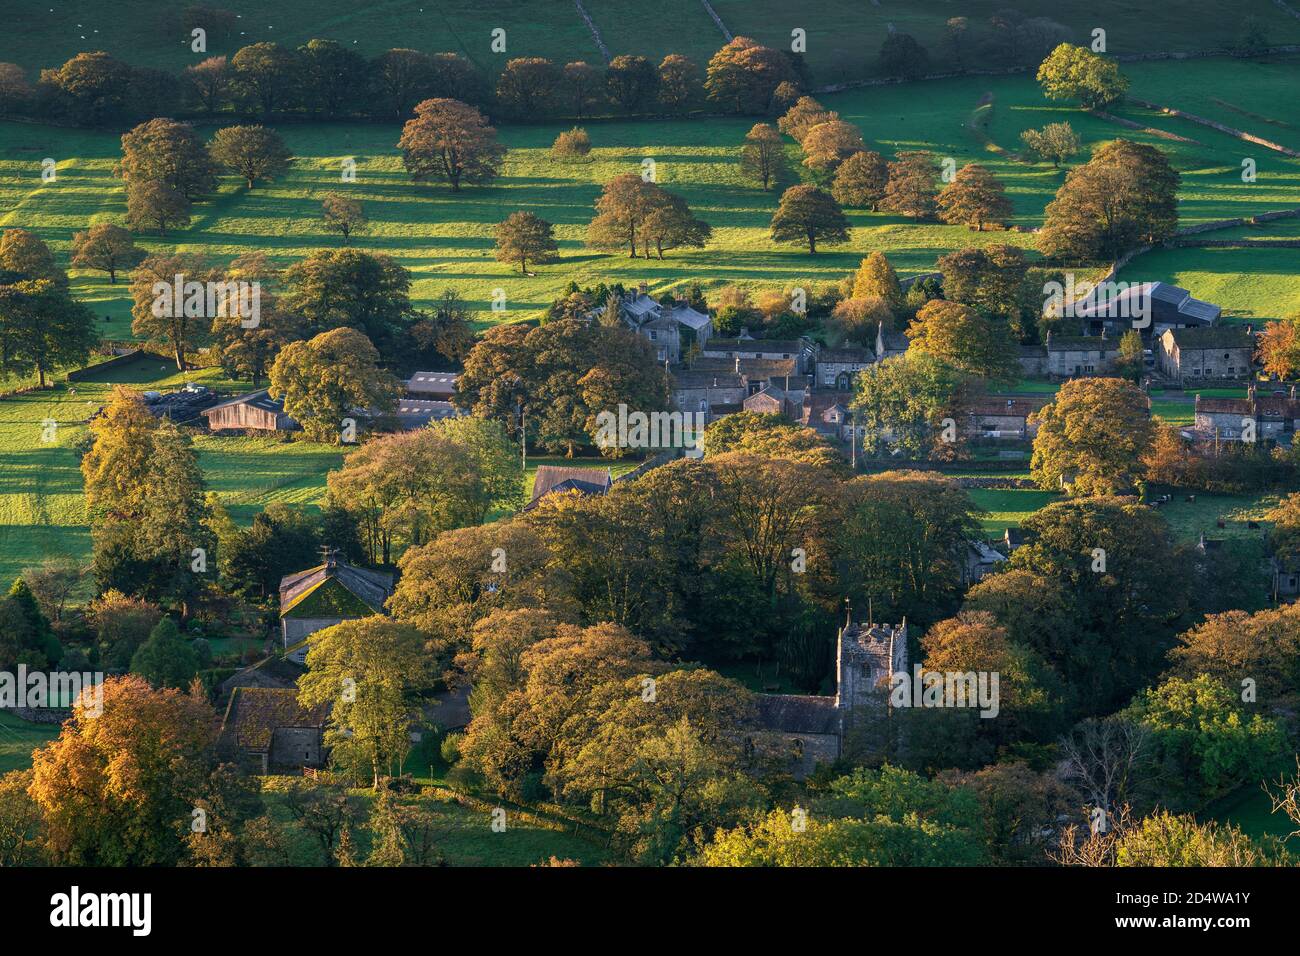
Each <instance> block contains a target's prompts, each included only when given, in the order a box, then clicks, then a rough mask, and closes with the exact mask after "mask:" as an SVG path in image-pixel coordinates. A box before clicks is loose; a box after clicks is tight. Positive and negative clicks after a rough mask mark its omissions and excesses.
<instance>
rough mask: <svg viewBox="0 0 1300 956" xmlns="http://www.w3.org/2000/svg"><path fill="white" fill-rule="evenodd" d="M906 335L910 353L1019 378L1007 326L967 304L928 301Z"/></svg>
mask: <svg viewBox="0 0 1300 956" xmlns="http://www.w3.org/2000/svg"><path fill="white" fill-rule="evenodd" d="M907 334H908V337H909V338H910V340H911V342H910V344H909V345H908V348H907V350H908V352H909V353H910V352H912V351H913V350H915V351H916V352H917V353H918V354H922V355H929V356H931V357H932V358H934V359H936V360H937V361H939V362H942V363H943V364H945V365H947V366H948V367H949V368H952V369H955V370H956V371H959V372H963V373H965V374H967V375H976V376H979V377H981V378H988V379H993V380H995V381H1000V382H1014V381H1016V380H1017V379H1018V378H1019V377H1020V365H1019V363H1018V362H1017V360H1016V354H1017V353H1016V342H1015V339H1014V337H1013V336H1012V335H1011V328H1010V326H1008V325H1007V324H1006V323H1005V322H1002V321H999V320H997V319H989V318H987V317H985V316H983V315H981V314H980V313H979V312H977V311H975V310H974V309H972V308H971V307H970V306H968V305H962V304H961V303H959V302H949V301H947V300H945V299H935V300H933V301H931V302H927V303H926V304H925V306H924V307H923V308H922V309H921V310H920V311H919V312H917V313H916V319H915V321H913V323H912V324H911V326H909V328H908V330H907Z"/></svg>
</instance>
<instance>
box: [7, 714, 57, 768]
mask: <svg viewBox="0 0 1300 956" xmlns="http://www.w3.org/2000/svg"><path fill="white" fill-rule="evenodd" d="M58 735H59V725H58V724H31V723H28V722H27V721H25V720H20V719H19V718H17V717H15V716H14V715H13V714H10V713H8V712H4V711H0V773H8V772H9V771H10V770H26V769H27V768H28V767H30V766H31V765H32V751H33V750H35V749H36V748H37V747H42V746H44V745H45V744H47V743H49V742H50V741H51V740H53V739H54V738H55V737H57V736H58Z"/></svg>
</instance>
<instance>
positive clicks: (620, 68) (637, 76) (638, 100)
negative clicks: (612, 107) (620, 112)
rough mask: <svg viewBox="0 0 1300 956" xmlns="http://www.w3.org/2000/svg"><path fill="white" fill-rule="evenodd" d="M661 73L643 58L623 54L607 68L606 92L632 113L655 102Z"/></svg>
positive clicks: (615, 58) (610, 62)
mask: <svg viewBox="0 0 1300 956" xmlns="http://www.w3.org/2000/svg"><path fill="white" fill-rule="evenodd" d="M658 86H659V72H658V71H657V70H656V69H655V66H654V64H653V63H651V62H650V61H649V60H647V59H646V58H645V57H643V56H632V55H628V54H622V55H620V56H616V57H614V59H612V60H610V61H609V65H608V66H607V67H605V92H607V93H608V94H609V98H610V99H611V100H613V101H614V102H615V103H617V104H618V105H619V106H621V107H622V108H623V109H624V111H625V112H628V113H631V112H635V111H636V110H638V109H640V108H641V107H642V106H644V105H645V104H647V103H650V102H653V101H654V99H655V96H656V93H657V92H658Z"/></svg>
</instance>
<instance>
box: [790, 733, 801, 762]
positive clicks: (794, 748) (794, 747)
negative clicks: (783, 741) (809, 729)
mask: <svg viewBox="0 0 1300 956" xmlns="http://www.w3.org/2000/svg"><path fill="white" fill-rule="evenodd" d="M790 745H791V746H790V751H791V753H792V754H793V755H794V759H795V760H802V759H803V741H802V740H800V739H799V738H798V737H796V738H795V739H794V740H792V741H790Z"/></svg>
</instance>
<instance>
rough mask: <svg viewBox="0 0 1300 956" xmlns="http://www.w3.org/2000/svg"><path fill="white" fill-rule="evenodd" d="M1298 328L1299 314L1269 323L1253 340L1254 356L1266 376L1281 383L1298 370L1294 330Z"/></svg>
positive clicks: (1299, 355)
mask: <svg viewBox="0 0 1300 956" xmlns="http://www.w3.org/2000/svg"><path fill="white" fill-rule="evenodd" d="M1298 327H1300V313H1296V314H1295V315H1290V316H1287V317H1286V318H1284V319H1282V320H1280V321H1277V322H1269V323H1267V324H1266V325H1265V326H1264V331H1262V332H1260V333H1259V336H1258V337H1257V338H1256V339H1255V354H1256V356H1257V357H1258V360H1259V363H1260V364H1261V365H1262V366H1263V367H1264V372H1265V374H1267V375H1275V376H1277V377H1278V378H1279V379H1282V380H1283V381H1285V380H1287V379H1289V378H1291V377H1292V376H1293V375H1294V374H1295V372H1296V371H1297V370H1300V338H1297V336H1296V330H1297V328H1298Z"/></svg>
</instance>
